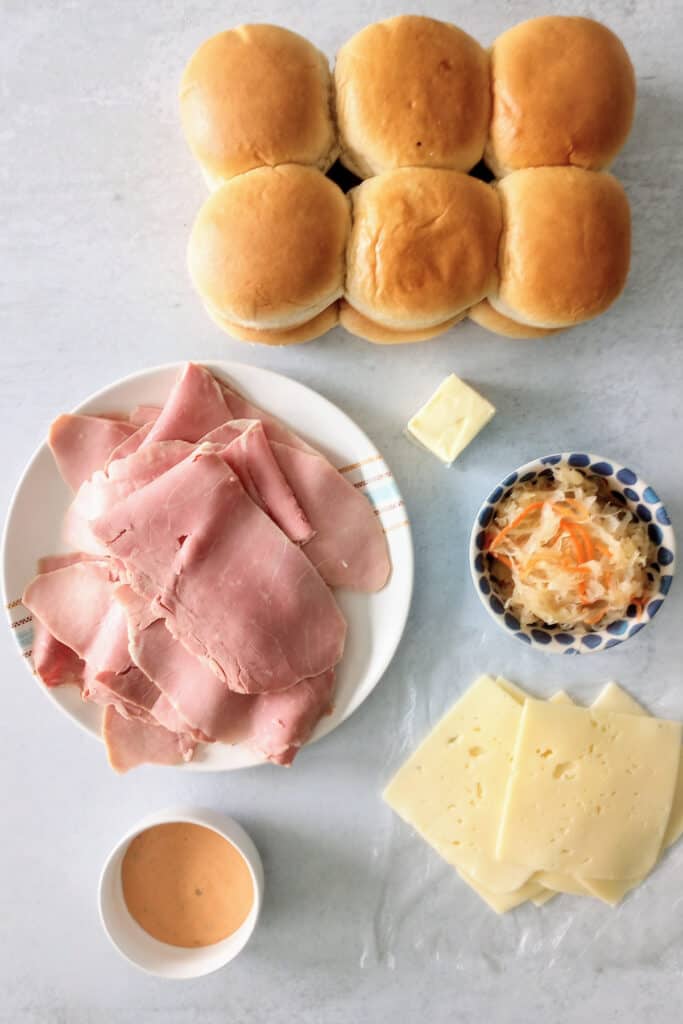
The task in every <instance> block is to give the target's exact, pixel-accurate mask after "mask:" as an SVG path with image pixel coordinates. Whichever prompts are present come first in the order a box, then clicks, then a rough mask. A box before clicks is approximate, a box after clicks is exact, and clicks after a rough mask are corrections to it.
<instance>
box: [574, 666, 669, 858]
mask: <svg viewBox="0 0 683 1024" xmlns="http://www.w3.org/2000/svg"><path fill="white" fill-rule="evenodd" d="M593 707H594V708H601V709H602V710H603V711H623V712H624V713H626V714H631V715H647V714H648V712H647V711H646V710H645V708H644V707H643V706H642V705H641V704H639V703H638V701H637V700H634V699H633V697H631V695H630V694H628V693H626V690H622V688H621V687H620V686H617V684H616V683H608V684H607V686H605V687H604V689H603V690H602V691H601V692H600V694H599V695H598V697H597V699H596V700H595V701H594V702H593ZM682 835H683V757H680V758H679V761H678V779H677V782H676V790H675V793H674V799H673V804H672V805H671V814H670V815H669V822H668V824H667V826H666V832H665V833H664V849H668V848H669V847H670V846H673V844H674V843H675V842H676V841H677V840H678V839H680V838H681V836H682Z"/></svg>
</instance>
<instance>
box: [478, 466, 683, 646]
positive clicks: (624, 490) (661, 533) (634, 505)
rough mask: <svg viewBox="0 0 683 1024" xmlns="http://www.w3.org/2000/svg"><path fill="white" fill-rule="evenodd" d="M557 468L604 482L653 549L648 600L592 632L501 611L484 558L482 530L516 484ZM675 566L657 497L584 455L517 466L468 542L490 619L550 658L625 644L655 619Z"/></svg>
mask: <svg viewBox="0 0 683 1024" xmlns="http://www.w3.org/2000/svg"><path fill="white" fill-rule="evenodd" d="M559 463H565V464H566V465H569V466H573V467H574V468H575V469H579V470H581V471H582V472H583V473H585V474H586V475H588V476H597V477H600V478H601V479H602V480H604V481H605V482H606V483H607V485H608V487H609V489H610V492H611V495H612V497H613V498H614V501H615V502H616V503H617V504H619V505H622V506H624V507H626V508H628V509H629V510H630V511H631V513H632V514H633V515H634V516H635V518H636V519H639V520H640V521H641V522H643V523H646V524H647V529H648V533H649V536H650V539H651V540H652V542H653V543H654V544H655V545H656V548H657V553H656V558H655V559H654V560H653V561H652V563H651V564H650V566H649V567H648V578H649V580H650V584H651V592H650V597H649V599H648V600H647V602H646V603H645V605H644V607H643V608H642V609H641V610H639V609H638V608H637V607H636V606H635V605H631V607H630V608H628V610H627V613H626V616H625V618H623V619H619V620H618V621H616V622H612V623H610V625H608V626H606V627H602V628H600V627H598V628H596V629H591V628H590V627H586V626H578V627H576V628H574V629H572V630H566V629H561V628H560V627H559V626H543V627H536V626H522V625H520V623H519V622H518V621H517V619H516V618H515V616H514V615H511V614H510V613H509V612H507V611H506V610H505V608H504V606H503V601H502V599H501V597H500V594H499V593H497V592H496V590H497V583H496V581H495V579H494V578H492V575H491V573H490V568H491V566H490V561H491V560H490V559H489V558H487V556H486V554H485V553H484V546H485V543H486V529H487V527H488V525H489V523H490V522H491V521H492V520H493V518H494V516H495V514H496V508H497V506H498V505H499V504H500V502H501V501H503V500H504V499H505V498H507V497H508V495H509V494H510V491H511V489H512V487H513V485H514V484H516V483H525V482H526V481H528V480H534V479H537V478H538V477H539V476H548V475H549V474H552V472H553V466H557V465H558V464H559ZM675 566H676V541H675V538H674V531H673V527H672V526H671V520H670V519H669V515H668V513H667V511H666V509H665V508H664V505H663V504H662V503H661V501H660V500H659V497H658V495H657V494H656V493H655V491H654V490H653V489H652V487H650V486H649V485H648V484H646V483H645V481H644V480H642V479H641V478H640V477H639V476H638V474H637V473H634V472H633V470H631V469H627V468H626V467H625V466H620V465H619V464H618V463H616V462H613V461H612V460H611V459H604V458H602V457H601V456H600V455H590V454H585V453H583V452H563V453H562V454H561V455H546V456H544V457H543V458H541V459H535V460H534V461H533V462H528V463H527V464H526V465H525V466H520V468H519V469H517V470H515V472H514V473H510V475H509V476H506V477H505V479H504V480H503V481H501V483H500V484H499V485H498V487H495V488H494V489H493V491H492V492H491V494H489V496H488V498H487V499H486V501H485V502H484V504H483V505H482V506H481V508H480V509H479V512H478V514H477V518H476V520H475V522H474V526H473V528H472V536H471V538H470V570H471V573H472V579H473V580H474V585H475V587H476V589H477V593H478V594H479V597H480V598H481V601H482V604H483V605H484V607H485V608H486V610H487V612H488V613H489V615H490V616H491V617H492V618H493V619H494V620H495V621H496V622H497V623H498V625H499V626H501V627H502V628H503V629H504V630H506V631H507V632H508V633H511V634H512V635H513V636H516V637H517V638H518V639H519V640H522V641H523V642H524V643H526V644H530V645H531V646H533V647H539V648H542V649H543V650H544V651H547V652H548V653H549V654H592V653H594V652H596V651H605V650H608V649H609V648H611V647H616V646H617V645H618V644H621V643H623V642H624V640H628V639H629V637H632V636H635V634H636V633H638V632H640V630H641V629H642V628H643V626H646V625H647V623H648V622H649V621H650V620H651V619H652V618H654V616H655V615H656V614H657V612H658V611H659V609H660V608H661V606H662V604H663V603H664V599H665V597H666V595H667V594H668V593H669V589H670V587H671V581H672V579H673V575H674V570H675Z"/></svg>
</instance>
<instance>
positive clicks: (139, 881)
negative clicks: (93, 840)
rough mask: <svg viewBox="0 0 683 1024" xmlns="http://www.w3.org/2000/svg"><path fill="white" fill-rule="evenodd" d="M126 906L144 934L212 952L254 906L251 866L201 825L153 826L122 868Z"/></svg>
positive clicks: (139, 839) (135, 842) (134, 845)
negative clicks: (216, 943) (214, 946)
mask: <svg viewBox="0 0 683 1024" xmlns="http://www.w3.org/2000/svg"><path fill="white" fill-rule="evenodd" d="M121 882H122V885H123V897H124V899H125V901H126V906H127V907H128V910H129V912H130V914H131V916H132V917H133V918H135V920H136V921H137V923H138V924H139V925H140V927H141V928H144V930H145V931H146V932H148V933H149V934H150V935H152V936H153V937H154V938H155V939H159V940H160V941H161V942H167V943H168V944H169V945H171V946H184V947H186V948H190V947H192V946H211V945H213V943H214V942H220V941H221V939H225V938H227V936H228V935H232V933H233V932H235V931H237V929H238V928H239V926H240V925H241V924H243V923H244V921H245V920H246V918H247V917H248V915H249V911H250V910H251V908H252V905H253V903H254V885H253V882H252V878H251V874H250V871H249V867H248V865H247V862H246V861H245V859H244V857H243V856H242V854H241V853H240V852H239V851H238V850H237V849H236V848H235V847H234V846H233V845H232V843H229V842H228V841H227V840H226V839H223V837H222V836H219V835H218V833H217V832H214V831H213V830H212V829H210V828H205V827H204V826H203V825H192V824H190V823H189V822H182V821H178V822H170V823H168V824H165V825H154V826H153V827H152V828H148V829H147V830H146V831H145V832H141V833H140V835H139V836H136V837H135V839H133V841H132V842H131V843H130V845H129V846H128V849H127V850H126V853H125V855H124V857H123V862H122V864H121Z"/></svg>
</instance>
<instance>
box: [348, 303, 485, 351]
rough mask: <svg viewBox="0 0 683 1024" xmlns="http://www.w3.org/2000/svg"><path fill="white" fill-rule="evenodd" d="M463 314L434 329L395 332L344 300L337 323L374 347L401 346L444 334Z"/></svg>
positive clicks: (425, 328) (462, 317)
mask: <svg viewBox="0 0 683 1024" xmlns="http://www.w3.org/2000/svg"><path fill="white" fill-rule="evenodd" d="M464 316H465V314H464V313H461V314H460V315H459V316H454V317H452V319H450V320H446V322H445V323H443V324H437V325H436V327H424V328H422V330H414V331H397V330H394V329H392V328H391V327H382V325H381V324H378V323H375V321H374V320H370V319H368V317H366V316H363V314H362V313H359V312H358V310H357V309H354V308H353V306H350V305H349V304H348V302H346V300H345V299H342V300H341V302H340V303H339V323H340V324H341V325H342V327H344V328H345V330H347V331H348V332H349V334H355V336H356V337H357V338H364V339H365V341H372V342H374V344H375V345H403V344H406V343H407V342H412V341H429V340H430V339H431V338H436V337H438V336H439V335H440V334H444V333H445V332H446V331H447V330H448V329H449V328H450V327H453V326H454V325H455V324H457V323H459V322H460V321H461V320H462V319H464Z"/></svg>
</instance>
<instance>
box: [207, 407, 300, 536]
mask: <svg viewBox="0 0 683 1024" xmlns="http://www.w3.org/2000/svg"><path fill="white" fill-rule="evenodd" d="M202 440H203V441H204V442H205V443H209V442H210V443H213V444H217V445H223V446H224V447H223V448H222V450H221V451H220V454H221V457H222V458H223V459H224V461H225V462H227V464H228V465H229V466H230V468H231V469H232V470H233V471H234V472H235V473H236V474H237V476H238V477H239V478H240V481H241V483H242V486H243V487H244V489H245V491H246V492H247V494H248V495H249V497H250V498H251V499H252V501H255V502H256V504H257V505H259V506H260V507H261V508H262V509H263V511H264V512H267V513H268V515H269V516H270V517H271V519H272V520H273V521H274V522H276V523H277V525H278V526H279V527H280V529H281V530H282V531H283V532H284V533H286V534H287V536H288V537H289V539H290V540H293V541H294V543H295V544H306V543H308V541H310V540H311V538H312V537H313V535H314V533H315V531H314V530H313V528H312V526H311V524H310V522H309V521H308V519H307V517H306V514H305V512H304V511H303V509H302V508H301V505H300V504H299V501H298V499H297V497H296V495H295V493H294V491H293V490H292V488H291V486H290V484H289V483H288V481H287V478H286V477H285V475H284V473H283V472H282V470H281V468H280V466H279V464H278V462H277V459H276V458H275V456H274V454H273V450H272V447H271V445H270V442H269V441H268V438H267V437H266V432H265V430H264V427H263V424H262V423H261V421H260V420H229V421H228V422H227V423H224V424H222V425H221V426H220V427H217V428H216V429H215V430H212V431H211V432H210V433H209V434H207V435H206V436H205V437H204V438H203V439H202Z"/></svg>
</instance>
